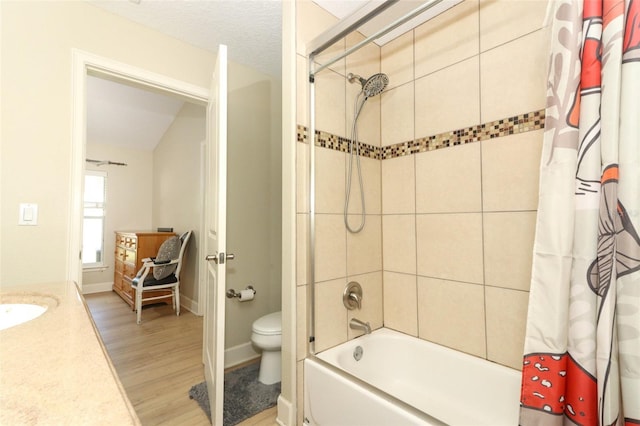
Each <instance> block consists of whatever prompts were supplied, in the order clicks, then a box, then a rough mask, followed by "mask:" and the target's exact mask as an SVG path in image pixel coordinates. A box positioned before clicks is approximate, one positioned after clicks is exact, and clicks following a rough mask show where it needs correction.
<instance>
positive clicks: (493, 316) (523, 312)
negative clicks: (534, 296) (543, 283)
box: [485, 286, 529, 370]
mask: <svg viewBox="0 0 640 426" xmlns="http://www.w3.org/2000/svg"><path fill="white" fill-rule="evenodd" d="M485 291H486V299H487V300H486V309H487V357H488V359H489V360H490V361H494V362H497V363H499V364H503V365H506V366H508V367H511V368H515V369H517V370H520V369H522V355H523V353H524V336H525V331H526V322H527V309H528V304H529V292H526V291H516V290H507V289H502V288H494V287H488V286H487V287H486V289H485Z"/></svg>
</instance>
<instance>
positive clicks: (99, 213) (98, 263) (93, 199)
mask: <svg viewBox="0 0 640 426" xmlns="http://www.w3.org/2000/svg"><path fill="white" fill-rule="evenodd" d="M106 195H107V174H106V173H105V172H95V171H87V172H85V176H84V222H83V226H82V267H83V268H99V267H103V266H104V219H105V207H106V206H105V200H106Z"/></svg>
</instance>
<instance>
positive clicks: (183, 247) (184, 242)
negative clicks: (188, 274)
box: [174, 231, 193, 280]
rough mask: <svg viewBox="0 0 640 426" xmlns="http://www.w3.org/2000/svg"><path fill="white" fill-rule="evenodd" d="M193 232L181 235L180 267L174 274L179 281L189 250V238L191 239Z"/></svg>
mask: <svg viewBox="0 0 640 426" xmlns="http://www.w3.org/2000/svg"><path fill="white" fill-rule="evenodd" d="M192 232H193V231H187V232H185V233H183V234H182V235H180V254H178V266H177V267H176V271H175V272H174V274H175V276H176V278H177V279H178V280H180V270H181V269H182V262H183V261H184V252H185V250H186V249H187V243H189V238H191V234H192Z"/></svg>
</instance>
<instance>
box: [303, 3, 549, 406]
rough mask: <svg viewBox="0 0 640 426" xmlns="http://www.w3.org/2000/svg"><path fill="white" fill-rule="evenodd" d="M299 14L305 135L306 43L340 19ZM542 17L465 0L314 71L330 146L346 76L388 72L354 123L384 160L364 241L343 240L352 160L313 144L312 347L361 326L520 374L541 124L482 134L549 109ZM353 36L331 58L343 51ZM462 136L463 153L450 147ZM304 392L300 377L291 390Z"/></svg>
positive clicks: (372, 187) (345, 114) (349, 103)
mask: <svg viewBox="0 0 640 426" xmlns="http://www.w3.org/2000/svg"><path fill="white" fill-rule="evenodd" d="M296 5H297V8H298V13H297V37H298V39H297V80H298V87H297V103H298V108H297V111H298V119H297V122H298V125H299V130H298V132H299V134H301V135H302V134H304V128H303V127H300V126H308V124H309V117H308V106H307V98H306V93H307V91H306V81H307V76H306V71H305V70H306V58H305V51H306V47H305V43H307V42H308V41H310V40H311V39H313V38H314V37H315V36H316V35H318V34H320V33H321V32H322V31H323V30H325V29H327V28H329V27H330V26H331V25H333V24H334V23H335V22H337V19H335V18H334V17H332V16H331V15H329V14H327V13H325V12H324V11H322V10H320V9H319V8H318V7H317V6H316V5H315V4H313V3H312V2H309V1H298V2H297V3H296ZM545 11H546V1H537V0H532V1H520V2H512V1H506V0H505V1H485V0H481V1H478V0H467V1H465V2H464V3H462V4H460V5H458V6H456V7H454V8H453V9H451V10H449V11H447V12H446V13H445V14H443V15H441V16H440V17H438V18H436V19H434V20H432V21H430V22H427V23H425V24H423V25H422V26H420V27H418V28H416V29H414V30H412V31H410V32H408V33H406V34H404V35H402V36H400V37H398V38H397V39H395V40H393V41H392V42H390V43H388V44H387V45H385V46H383V47H382V48H379V49H378V52H376V49H377V48H376V47H372V46H369V47H367V48H366V49H365V50H362V51H359V52H358V54H357V55H350V56H349V57H347V58H346V59H345V60H343V61H340V62H338V63H336V64H334V65H332V66H331V67H330V69H328V70H324V71H322V72H321V73H319V74H318V75H316V116H315V117H316V130H317V131H320V132H321V133H320V138H321V139H322V138H324V140H325V141H327V142H326V143H327V145H330V143H331V142H330V141H331V138H333V140H336V139H337V138H336V136H341V137H348V136H349V133H350V125H351V120H352V116H353V113H352V110H353V99H354V96H355V95H356V93H357V90H358V89H359V87H357V86H356V85H353V84H350V83H348V82H347V81H346V78H345V76H346V74H347V73H349V72H354V73H356V74H361V75H363V76H364V77H368V76H369V75H371V74H373V73H375V72H378V70H379V71H381V72H384V73H387V74H388V75H389V78H390V85H389V87H388V89H387V90H386V91H385V93H383V94H382V96H380V97H377V98H373V99H371V100H370V101H369V102H370V103H369V102H368V103H367V105H365V112H364V113H363V116H362V117H361V118H360V120H359V126H358V127H359V133H360V134H359V136H360V137H359V139H360V140H361V141H362V142H364V143H366V144H368V145H370V146H371V147H372V149H373V150H379V159H377V160H373V159H369V158H364V159H363V174H364V182H365V196H366V200H367V203H366V204H367V214H368V216H367V225H366V227H365V230H364V231H363V232H362V233H361V234H357V235H353V234H349V233H348V232H346V231H345V227H344V225H343V224H342V217H341V212H342V199H343V196H344V185H345V183H344V182H345V176H346V171H345V166H346V164H347V159H348V156H347V155H346V154H344V153H343V152H340V149H327V148H320V147H318V146H316V149H315V156H316V159H315V162H316V163H315V165H316V185H315V191H316V215H315V224H316V242H315V256H316V257H315V274H316V285H315V298H314V299H315V315H316V330H315V339H316V350H323V349H326V348H328V347H331V346H334V345H336V344H339V343H341V342H344V341H346V340H347V339H350V338H353V337H354V336H355V335H357V333H354V332H353V330H350V329H349V327H348V319H349V318H351V317H352V316H356V317H358V318H359V319H362V320H365V321H370V322H371V324H372V325H373V326H374V327H380V326H382V325H384V326H386V327H389V328H394V329H397V330H399V331H402V332H404V333H407V334H410V335H414V336H417V337H419V338H422V339H426V340H430V341H434V342H437V343H440V344H443V345H446V346H450V347H453V348H455V349H458V350H461V351H464V352H468V353H471V354H474V355H477V356H479V357H483V358H487V359H490V360H492V361H496V362H498V363H501V364H504V365H508V366H510V367H513V368H519V366H520V363H521V356H522V343H523V338H524V327H525V320H526V310H527V300H528V289H529V275H530V268H531V251H532V244H533V234H534V223H535V213H536V209H537V182H538V166H539V158H540V149H541V143H542V130H536V129H539V128H540V126H539V125H538V127H535V125H534V124H533V121H534V120H533V119H532V120H531V121H532V123H529V124H526V125H522V126H519V125H517V124H516V125H515V126H513V127H514V128H515V134H512V135H509V131H510V130H507V131H506V132H502V133H501V132H500V131H499V130H495V131H494V130H492V131H493V134H492V135H489V133H488V130H487V131H486V132H485V130H484V129H483V128H482V124H486V125H488V126H487V129H488V127H489V126H498V127H500V126H502V125H503V123H500V122H499V120H502V119H504V118H508V117H512V116H519V115H521V114H526V113H534V112H538V111H539V110H542V109H543V108H544V105H545V95H544V94H545V75H546V55H547V54H546V52H547V43H546V32H545V30H544V29H542V23H543V18H544V14H545ZM355 38H356V36H351V37H349V38H347V40H341V41H339V42H337V43H336V44H335V45H334V46H333V47H332V48H331V49H330V50H332V51H333V52H332V53H335V51H336V50H337V51H340V50H344V49H345V48H346V47H348V46H350V45H352V44H353V43H354V39H355ZM330 55H331V54H330V53H329V54H325V55H324V56H330ZM377 58H379V59H377ZM320 61H322V59H320ZM531 115H532V116H533V114H531ZM536 117H537V116H536ZM377 123H381V125H379V124H377ZM459 129H461V130H462V131H461V132H458V133H450V132H454V131H456V130H459ZM511 130H513V129H511ZM322 132H326V134H325V133H322ZM468 134H469V135H472V136H468ZM300 137H301V136H299V142H298V143H297V180H298V181H297V182H298V183H297V186H298V193H297V212H298V215H297V216H298V217H297V241H298V243H297V245H298V255H297V259H298V260H297V284H298V287H297V289H298V292H297V312H298V327H297V330H298V333H297V342H298V350H297V359H298V361H299V366H298V371H299V374H300V372H301V371H302V369H301V364H300V362H301V360H302V359H304V357H305V356H306V350H307V348H306V343H305V342H306V341H307V335H306V334H307V333H306V324H307V323H306V321H307V316H308V309H307V307H308V303H310V300H311V297H310V294H309V293H310V286H309V285H308V282H307V257H306V252H305V246H306V243H307V235H306V234H307V232H306V230H307V225H308V220H309V217H308V209H309V206H308V202H307V199H308V195H307V191H306V186H307V185H308V182H307V174H308V171H307V167H306V164H307V162H308V156H309V146H308V141H306V140H305V141H304V142H302V141H300V140H301V139H300ZM455 138H460V139H463V140H464V139H465V138H468V139H470V143H464V141H463V143H462V144H460V146H454V143H453V139H455ZM431 139H433V141H431ZM449 140H451V141H452V142H451V146H449V142H448V141H449ZM339 143H340V142H338V144H339ZM435 145H438V148H441V149H438V150H434V149H435V148H436V146H435ZM396 153H400V154H396ZM355 200H357V197H356V198H355ZM356 204H357V203H356ZM352 279H357V280H358V281H360V283H361V284H362V285H363V287H364V301H363V309H362V310H361V311H358V312H354V311H347V310H346V309H345V308H344V307H343V305H342V291H343V289H344V286H345V285H346V284H347V282H348V281H350V280H352ZM301 384H302V381H301V379H300V377H299V381H298V395H301V388H302V386H301ZM299 411H300V407H299ZM298 414H299V415H300V413H299V412H298Z"/></svg>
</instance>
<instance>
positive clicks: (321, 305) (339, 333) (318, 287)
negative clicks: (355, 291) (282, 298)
mask: <svg viewBox="0 0 640 426" xmlns="http://www.w3.org/2000/svg"><path fill="white" fill-rule="evenodd" d="M346 285H347V281H346V279H345V278H342V279H339V280H333V281H325V282H320V283H316V284H315V286H314V288H315V338H316V339H315V350H316V352H322V351H323V350H325V349H328V348H331V347H333V346H335V345H339V344H340V343H344V342H346V341H347V328H348V325H347V309H346V308H345V307H344V305H343V304H342V293H343V291H344V288H345V286H346Z"/></svg>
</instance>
